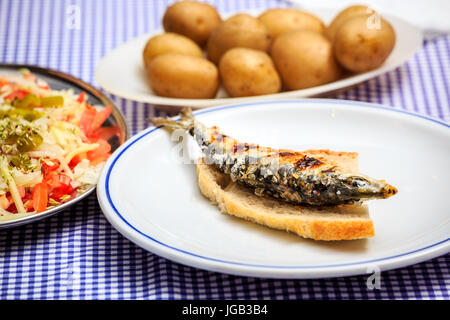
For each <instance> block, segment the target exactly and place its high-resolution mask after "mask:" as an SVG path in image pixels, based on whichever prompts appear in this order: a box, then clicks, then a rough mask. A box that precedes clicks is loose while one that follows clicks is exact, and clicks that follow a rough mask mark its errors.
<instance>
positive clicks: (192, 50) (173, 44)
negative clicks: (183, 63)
mask: <svg viewBox="0 0 450 320" xmlns="http://www.w3.org/2000/svg"><path fill="white" fill-rule="evenodd" d="M164 53H182V54H187V55H191V56H194V57H200V58H201V57H203V53H202V49H200V47H199V46H198V45H197V44H196V43H195V42H194V41H192V40H191V39H189V38H187V37H185V36H182V35H179V34H176V33H171V32H168V33H163V34H159V35H156V36H153V37H151V38H150V39H149V40H148V41H147V44H146V45H145V48H144V51H143V53H142V58H143V60H144V65H145V66H147V65H148V63H149V62H150V61H151V60H152V59H153V58H155V57H156V56H159V55H160V54H164Z"/></svg>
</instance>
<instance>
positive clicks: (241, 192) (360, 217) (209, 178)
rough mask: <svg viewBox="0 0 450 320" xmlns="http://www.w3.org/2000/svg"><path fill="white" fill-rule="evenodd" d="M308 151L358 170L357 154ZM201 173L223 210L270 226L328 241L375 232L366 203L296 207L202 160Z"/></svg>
mask: <svg viewBox="0 0 450 320" xmlns="http://www.w3.org/2000/svg"><path fill="white" fill-rule="evenodd" d="M305 153H307V154H311V155H315V156H320V157H323V158H327V159H329V160H333V161H336V162H338V163H339V164H340V166H341V167H346V168H349V169H353V171H358V166H357V164H358V163H357V153H353V152H352V153H348V152H336V151H330V150H308V151H305ZM330 158H331V159H330ZM197 176H198V184H199V188H200V191H201V192H202V194H203V195H204V196H205V197H207V198H208V199H209V200H211V201H212V202H213V203H214V204H216V205H217V206H218V207H219V208H220V210H221V211H222V212H224V213H227V214H230V215H233V216H236V217H239V218H242V219H245V220H248V221H251V222H254V223H258V224H261V225H264V226H267V227H269V228H273V229H278V230H284V231H288V232H292V233H295V234H297V235H299V236H301V237H304V238H310V239H314V240H327V241H331V240H354V239H363V238H370V237H373V236H374V235H375V231H374V226H373V222H372V220H371V219H370V217H369V213H368V208H367V206H366V205H339V206H329V207H312V206H294V205H292V204H289V203H286V202H282V201H279V200H277V199H273V198H269V197H260V196H257V195H255V194H254V193H253V192H252V191H251V190H250V189H248V188H247V187H244V186H242V185H240V184H238V183H235V182H232V181H231V180H230V178H229V177H228V176H227V175H225V174H223V173H222V172H220V171H219V170H217V169H216V168H214V167H213V166H211V165H207V164H205V163H204V162H203V160H202V159H200V160H199V161H198V164H197Z"/></svg>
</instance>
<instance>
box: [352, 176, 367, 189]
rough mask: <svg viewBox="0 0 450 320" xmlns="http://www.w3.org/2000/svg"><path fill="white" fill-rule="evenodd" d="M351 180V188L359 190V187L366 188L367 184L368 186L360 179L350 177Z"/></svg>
mask: <svg viewBox="0 0 450 320" xmlns="http://www.w3.org/2000/svg"><path fill="white" fill-rule="evenodd" d="M351 179H352V186H353V187H358V188H361V187H364V186H367V184H368V181H367V180H366V179H364V178H361V177H351Z"/></svg>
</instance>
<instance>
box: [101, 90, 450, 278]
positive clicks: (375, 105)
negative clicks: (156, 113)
mask: <svg viewBox="0 0 450 320" xmlns="http://www.w3.org/2000/svg"><path fill="white" fill-rule="evenodd" d="M324 102H326V103H331V104H346V105H348V104H351V105H356V106H361V107H365V108H373V109H382V110H387V111H391V112H398V113H403V114H407V115H409V116H413V117H418V118H422V119H425V120H428V121H432V122H434V123H437V124H439V125H442V126H444V127H446V128H450V124H448V123H446V122H443V121H440V120H437V119H434V118H431V117H428V116H424V115H421V114H418V113H413V112H409V111H405V110H401V109H394V108H389V107H385V106H382V105H377V104H371V103H364V102H357V101H348V100H345V101H343V100H333V99H298V100H270V101H260V102H252V103H242V104H234V105H226V106H219V107H214V108H211V109H205V110H200V111H197V112H194V114H195V115H200V114H205V113H211V112H215V111H219V110H223V109H234V108H242V107H251V106H254V105H263V104H272V103H299V104H300V103H309V104H310V103H324ZM160 128H161V127H156V128H149V129H147V130H145V131H143V132H142V133H140V134H138V135H136V136H135V137H134V139H133V138H132V139H131V140H130V141H128V142H127V143H126V144H125V145H124V146H123V147H122V148H121V149H120V150H118V152H119V153H118V154H117V155H116V156H115V157H114V159H113V161H112V163H111V165H110V166H109V168H108V170H107V172H106V179H105V184H104V188H105V192H106V196H107V199H108V203H109V205H110V206H111V208H112V209H113V211H114V213H115V214H116V215H117V216H118V217H119V218H120V219H121V220H122V221H123V222H124V223H125V224H126V225H128V226H129V227H130V228H132V229H133V230H134V231H136V232H137V233H139V234H140V235H142V236H144V237H145V238H147V239H149V240H151V241H153V242H155V243H157V244H159V245H162V246H164V247H166V248H168V249H171V250H174V251H177V252H180V253H183V254H187V255H190V256H193V257H196V258H200V259H203V260H207V261H212V262H220V263H224V264H229V265H240V266H246V267H257V268H280V269H323V268H331V267H345V266H355V265H367V264H370V263H375V262H379V261H386V260H392V259H395V258H398V257H403V256H408V255H412V254H414V253H417V252H421V251H424V250H427V249H430V248H433V247H437V246H439V245H442V244H444V243H447V242H449V240H450V238H447V239H444V240H442V241H439V242H437V243H434V244H431V245H428V246H426V247H423V248H420V249H416V250H412V251H409V252H405V253H401V254H397V255H393V256H388V257H384V258H377V259H372V260H364V261H357V262H349V263H342V264H328V265H301V266H283V265H281V266H280V265H262V264H250V263H242V262H236V261H228V260H222V259H217V258H212V257H207V256H203V255H199V254H196V253H193V252H189V251H186V250H183V249H179V248H176V247H173V246H170V245H168V244H166V243H164V242H161V241H159V240H157V239H155V238H153V237H152V236H151V235H149V234H146V233H144V232H142V231H140V230H139V229H138V228H137V227H135V226H134V225H133V224H131V223H130V222H129V221H128V220H126V219H125V218H124V216H123V215H122V214H121V213H120V212H119V211H118V210H117V208H116V206H115V205H114V203H113V201H112V199H111V195H110V191H109V182H110V176H111V172H112V170H113V168H114V166H115V164H116V162H117V160H118V159H119V158H120V157H121V156H122V155H123V153H124V152H125V151H126V150H127V149H129V148H130V147H131V146H133V145H134V144H135V143H136V142H138V141H139V140H141V139H142V138H144V137H146V136H148V135H150V134H152V133H154V132H155V131H157V130H159V129H160ZM102 187H103V185H102ZM447 247H448V248H447V250H446V252H448V251H449V249H450V247H449V246H447ZM441 254H445V252H443V253H441ZM439 255H440V254H439ZM436 256H437V255H436ZM433 257H435V256H433ZM427 259H428V258H427ZM425 260H426V259H425ZM422 261H423V260H422Z"/></svg>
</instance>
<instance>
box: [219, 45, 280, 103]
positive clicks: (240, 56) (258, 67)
mask: <svg viewBox="0 0 450 320" xmlns="http://www.w3.org/2000/svg"><path fill="white" fill-rule="evenodd" d="M219 73H220V78H221V79H222V83H223V86H224V87H225V90H226V91H227V92H228V94H229V95H230V96H232V97H246V96H257V95H261V94H270V93H276V92H278V91H280V88H281V80H280V77H279V75H278V73H277V71H276V69H275V66H274V64H273V62H272V59H271V58H270V56H269V55H268V54H267V53H265V52H263V51H259V50H254V49H248V48H234V49H230V50H228V51H227V52H226V53H225V54H224V55H223V56H222V58H221V59H220V63H219Z"/></svg>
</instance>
